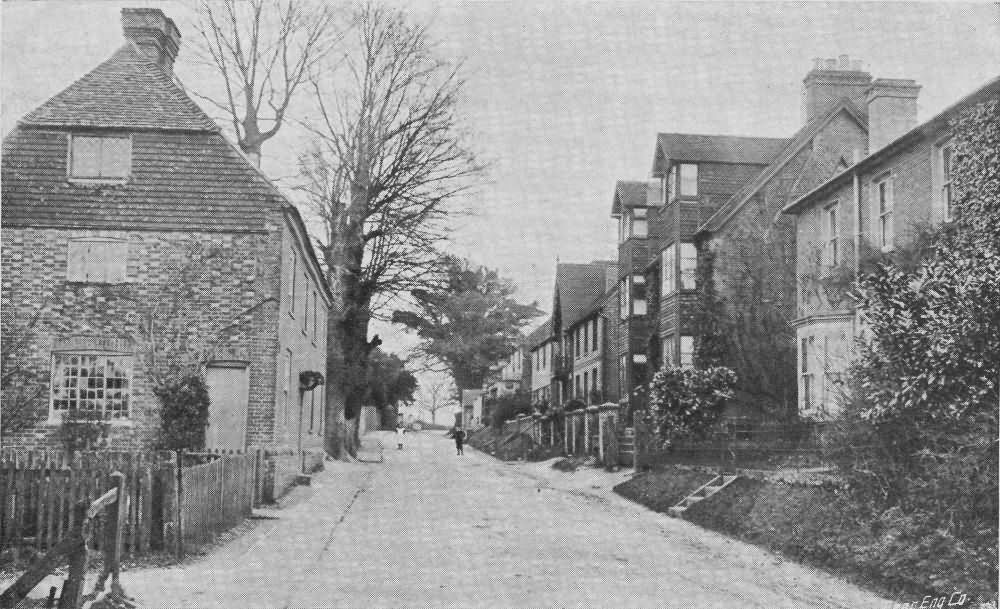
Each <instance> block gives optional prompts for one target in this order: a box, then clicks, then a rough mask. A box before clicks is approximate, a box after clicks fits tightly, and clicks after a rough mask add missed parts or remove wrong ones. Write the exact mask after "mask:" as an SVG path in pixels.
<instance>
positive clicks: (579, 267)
mask: <svg viewBox="0 0 1000 609" xmlns="http://www.w3.org/2000/svg"><path fill="white" fill-rule="evenodd" d="M614 264H615V263H614V262H612V261H610V260H597V261H594V262H591V263H588V264H571V263H560V264H559V265H558V266H557V267H556V290H557V293H558V295H559V306H560V309H561V310H560V314H561V316H562V326H563V327H564V328H568V327H570V326H572V325H573V324H574V323H576V322H577V321H579V320H580V318H581V316H583V315H585V314H586V313H587V312H588V307H589V306H590V305H591V304H592V303H593V302H594V300H595V299H596V298H600V297H601V296H602V295H603V294H604V291H605V284H606V281H607V269H608V267H610V266H612V265H614Z"/></svg>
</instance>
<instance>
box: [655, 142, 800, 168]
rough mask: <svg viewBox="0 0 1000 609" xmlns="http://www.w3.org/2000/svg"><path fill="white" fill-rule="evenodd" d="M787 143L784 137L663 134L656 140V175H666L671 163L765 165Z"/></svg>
mask: <svg viewBox="0 0 1000 609" xmlns="http://www.w3.org/2000/svg"><path fill="white" fill-rule="evenodd" d="M788 142H789V140H788V138H782V137H747V136H741V135H701V134H696V133H661V134H659V135H658V136H657V137H656V150H655V152H654V154H653V175H657V176H658V175H663V172H664V171H665V170H666V169H667V167H666V164H665V162H666V161H670V160H674V161H703V162H716V163H746V164H757V165H766V164H768V163H770V162H771V161H773V160H774V157H776V156H777V155H778V153H779V152H781V150H782V149H783V148H784V147H785V146H787V145H788Z"/></svg>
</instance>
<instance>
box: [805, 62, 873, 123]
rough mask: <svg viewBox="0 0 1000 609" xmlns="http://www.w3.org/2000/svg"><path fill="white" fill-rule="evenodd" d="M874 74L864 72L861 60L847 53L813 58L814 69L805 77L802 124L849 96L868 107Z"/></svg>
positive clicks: (859, 104) (858, 103) (861, 105)
mask: <svg viewBox="0 0 1000 609" xmlns="http://www.w3.org/2000/svg"><path fill="white" fill-rule="evenodd" d="M871 82H872V75H871V74H869V73H868V72H864V71H862V68H861V62H860V61H858V60H853V61H852V60H851V58H850V57H849V56H847V55H841V56H840V57H838V58H836V59H822V58H819V57H817V58H815V59H813V67H812V70H810V71H809V73H808V74H806V77H805V78H804V79H803V80H802V123H803V124H806V123H808V122H809V121H811V120H812V119H814V118H816V117H817V116H819V115H820V114H822V113H823V112H825V111H826V110H827V109H828V108H829V107H830V106H831V105H832V104H834V103H836V102H838V101H840V99H841V98H843V97H846V98H848V99H850V100H851V101H853V102H854V103H855V104H857V106H858V109H862V108H864V106H865V101H866V99H865V94H866V93H867V91H868V87H869V86H870V85H871Z"/></svg>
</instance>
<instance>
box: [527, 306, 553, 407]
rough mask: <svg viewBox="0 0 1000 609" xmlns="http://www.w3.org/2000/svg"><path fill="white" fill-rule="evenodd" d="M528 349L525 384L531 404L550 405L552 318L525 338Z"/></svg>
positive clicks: (551, 401) (551, 400)
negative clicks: (527, 376)
mask: <svg viewBox="0 0 1000 609" xmlns="http://www.w3.org/2000/svg"><path fill="white" fill-rule="evenodd" d="M525 348H526V349H527V350H528V360H527V361H528V368H529V369H530V371H531V373H530V374H531V376H530V383H528V384H527V385H526V387H527V388H528V391H529V392H530V395H531V402H532V404H535V405H538V406H541V405H550V404H554V403H555V402H554V401H553V399H552V360H553V357H554V355H553V354H554V352H555V338H554V337H553V335H552V318H551V317H550V318H549V319H546V320H545V322H544V323H542V325H540V326H538V327H537V328H535V329H534V330H532V331H531V333H529V334H528V337H527V338H526V339H525Z"/></svg>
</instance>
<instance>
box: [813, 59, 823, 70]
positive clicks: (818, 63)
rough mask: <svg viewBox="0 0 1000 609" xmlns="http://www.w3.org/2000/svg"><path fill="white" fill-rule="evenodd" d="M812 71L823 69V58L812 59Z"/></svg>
mask: <svg viewBox="0 0 1000 609" xmlns="http://www.w3.org/2000/svg"><path fill="white" fill-rule="evenodd" d="M813 69H814V70H822V69H823V58H822V57H813Z"/></svg>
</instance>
